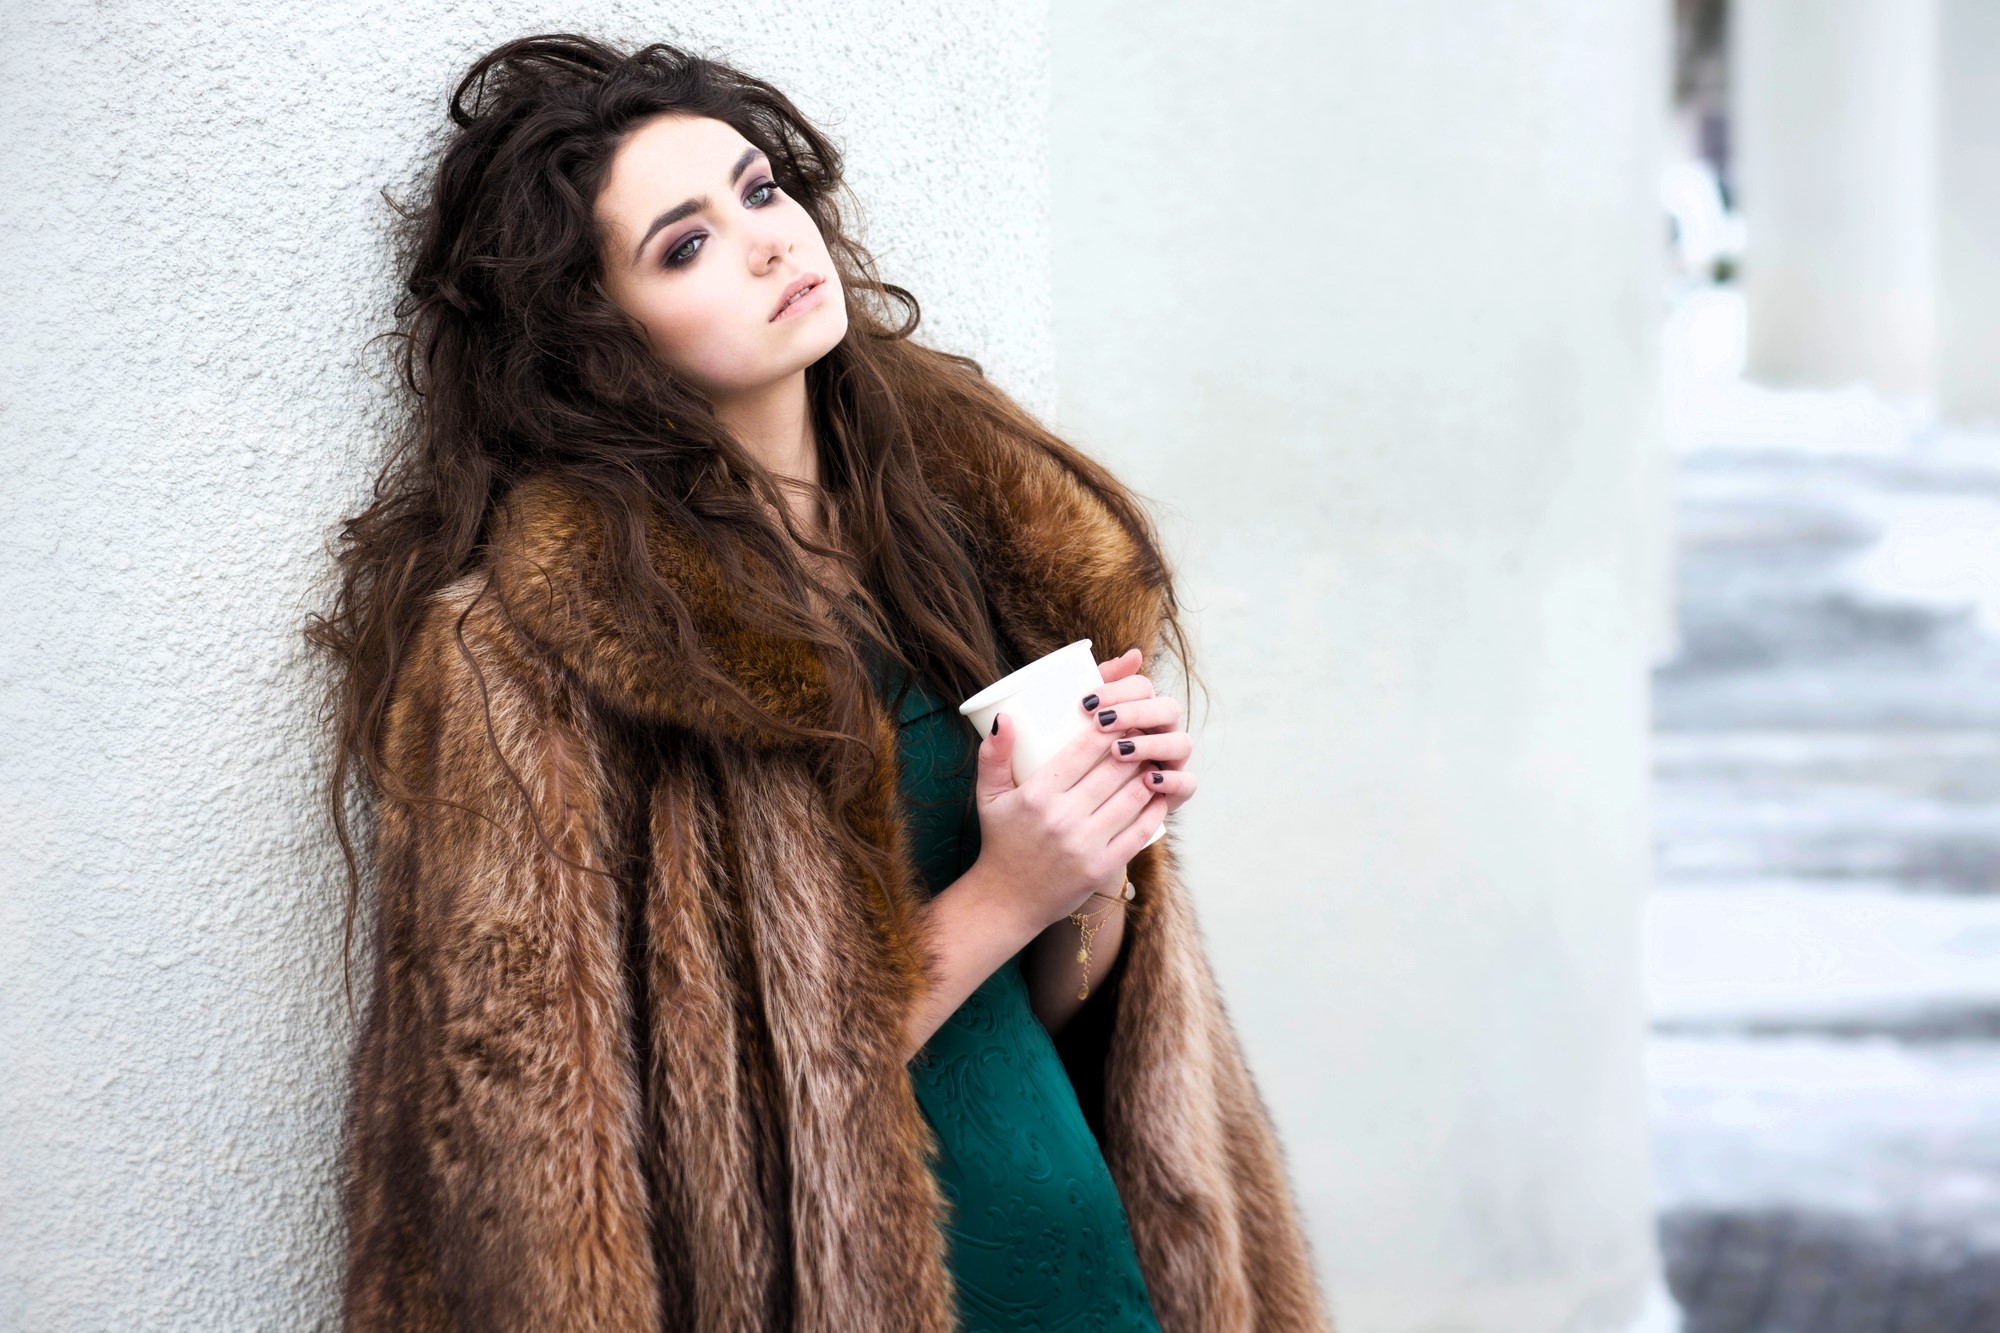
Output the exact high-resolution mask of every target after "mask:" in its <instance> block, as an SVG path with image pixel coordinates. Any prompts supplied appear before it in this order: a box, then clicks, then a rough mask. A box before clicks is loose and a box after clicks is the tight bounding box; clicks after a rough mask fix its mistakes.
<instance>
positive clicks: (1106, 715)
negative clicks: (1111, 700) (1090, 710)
mask: <svg viewBox="0 0 2000 1333" xmlns="http://www.w3.org/2000/svg"><path fill="white" fill-rule="evenodd" d="M1117 720H1118V710H1117V709H1115V708H1107V709H1105V710H1104V711H1103V712H1101V713H1099V714H1098V715H1097V725H1098V726H1100V727H1108V726H1110V725H1111V724H1112V723H1113V722H1116V721H1117Z"/></svg>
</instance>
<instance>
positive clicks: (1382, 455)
mask: <svg viewBox="0 0 2000 1333" xmlns="http://www.w3.org/2000/svg"><path fill="white" fill-rule="evenodd" d="M1666 20H1667V6H1666V5H1664V4H1644V5H1637V4H1634V5H1609V4H1604V3H1602V0H1512V2H1510V3H1508V4H1502V5H1467V4H1463V3H1460V2H1459V0H1404V2H1403V3H1399V4H1393V5H1384V4H1365V3H1360V2H1359V0H1343V2H1340V3H1334V4H1321V5H1307V4H1299V3H1289V2H1288V3H1275V2H1273V0H1249V2H1248V3H1243V4H1237V5H1232V6H1229V7H1228V8H1227V9H1226V10H1218V9H1216V8H1215V7H1214V6H1211V5H1204V4H1197V3H1193V0H1149V3H1147V4H1144V5H1139V4H1136V3H1119V2H1117V0H1076V2H1075V3H1070V4H1063V5H1058V6H1056V7H1055V9H1054V11H1053V53H1054V61H1055V103H1054V118H1053V134H1052V139H1051V144H1052V149H1051V152H1052V160H1051V169H1052V171H1053V174H1054V181H1055V195H1054V197H1055V204H1054V208H1055V213H1054V227H1055V243H1056V251H1055V278H1056V286H1055V292H1056V338H1057V384H1058V394H1059V400H1060V405H1061V412H1060V424H1061V425H1062V426H1063V427H1064V428H1065V430H1066V431H1067V432H1068V433H1070V435H1071V436H1072V437H1073V438H1075V439H1077V440H1078V441H1079V442H1080V443H1082V444H1083V445H1085V447H1087V448H1091V449H1093V450H1094V451H1095V452H1097V453H1098V454H1099V455H1100V456H1102V457H1104V458H1105V459H1106V460H1107V461H1108V462H1109V463H1111V464H1112V466H1114V467H1115V468H1117V469H1118V470H1119V471H1120V472H1121V474H1122V475H1125V476H1127V477H1129V478H1131V479H1132V481H1133V482H1134V483H1135V484H1136V485H1138V486H1139V487H1140V488H1141V489H1142V490H1144V491H1145V492H1146V493H1147V494H1148V495H1150V496H1151V497H1153V498H1154V499H1155V500H1156V501H1157V502H1158V506H1159V509H1160V511H1161V512H1162V513H1163V514H1164V515H1165V517H1166V518H1167V520H1168V538H1169V542H1170V546H1171V554H1173V555H1174V556H1175V557H1176V560H1177V562H1178V564H1179V566H1180V568H1181V570H1182V573H1183V577H1184V578H1185V579H1186V584H1187V586H1186V591H1187V594H1188V596H1189V600H1190V602H1191V604H1192V606H1191V619H1192V620H1193V621H1194V622H1195V624H1196V627H1197V629H1198V631H1199V641H1198V643H1197V645H1196V652H1197V661H1196V669H1197V672H1198V673H1199V675H1200V677H1201V678H1202V680H1203V682H1204V683H1205V684H1206V685H1207V687H1208V690H1209V695H1208V697H1207V701H1206V702H1207V703H1208V704H1210V705H1212V707H1209V708H1204V707H1203V706H1202V705H1203V703H1204V700H1203V698H1202V696H1201V695H1200V694H1199V693H1197V695H1196V697H1195V700H1194V703H1195V708H1194V710H1193V711H1192V712H1191V714H1190V718H1189V722H1190V730H1192V731H1193V732H1194V734H1195V736H1196V749H1195V757H1194V761H1193V762H1194V765H1195V767H1196V769H1197V771H1198V772H1199V773H1200V775H1201V780H1202V786H1201V792H1200V794H1199V795H1198V796H1197V797H1196V799H1195V800H1194V801H1193V802H1191V803H1190V804H1189V805H1188V806H1187V807H1186V808H1185V809H1184V810H1183V811H1181V812H1180V814H1179V815H1177V816H1176V820H1177V828H1178V829H1179V830H1180V832H1179V834H1178V835H1177V836H1179V837H1180V839H1181V844H1180V845H1181V847H1182V849H1183V856H1184V857H1185V858H1186V862H1187V864H1188V868H1189V871H1190V873H1189V883H1190V884H1191V885H1194V886H1196V891H1197V892H1198V893H1199V894H1201V895H1202V902H1201V910H1202V912H1203V914H1204V922H1205V927H1206V930H1207V932H1208V935H1209V938H1210V941H1211V945H1212V947H1213V949H1214V955H1215V958H1216V962H1217V969H1218V973H1219V977H1220V981H1221V984H1222V987H1223V993H1224V998H1225V1001H1226V1002H1227V1003H1228V1004H1229V1005H1230V1007H1231V1010H1232V1012H1233V1013H1234V1014H1236V1015H1237V1016H1238V1018H1239V1021H1240V1022H1241V1023H1242V1031H1243V1032H1244V1033H1245V1041H1246V1043H1247V1044H1248V1046H1249V1056H1250V1059H1251V1061H1252V1063H1253V1065H1254V1066H1255V1068H1256V1070H1257V1073H1258V1077H1259V1079H1260V1082H1261V1085H1262V1086H1263V1088H1264V1089H1265V1092H1266V1095H1267V1096H1268V1097H1269V1099H1270V1101H1271V1104H1272V1110H1273V1113H1274V1115H1275V1116H1276V1117H1277V1118H1278V1120H1279V1122H1280V1124H1281V1126H1282V1129H1283V1132H1284V1134H1285V1142H1286V1144H1287V1148H1288V1152H1289V1154H1290V1160H1291V1164H1292V1167H1293V1171H1294V1174H1295V1176H1296V1178H1297V1180H1298V1182H1299V1186H1300V1189H1301V1193H1302V1196H1303V1202H1304V1204H1305V1206H1306V1209H1307V1211H1308V1215H1309V1218H1310V1223H1311V1226H1312V1228H1313V1238H1314V1243H1315V1245H1316V1250H1317V1256H1318V1260H1319V1262H1320V1264H1321V1266H1322V1269H1323V1272H1324V1274H1325V1276H1326V1278H1327V1281H1328V1285H1329V1288H1330V1290H1331V1292H1332V1294H1333V1299H1334V1301H1335V1318H1336V1321H1337V1322H1338V1323H1339V1326H1340V1327H1341V1328H1342V1330H1343V1333H1400V1331H1403V1330H1408V1331H1410V1333H1415V1331H1416V1330H1437V1329H1452V1330H1457V1331H1460V1333H1555V1330H1566V1331H1568V1333H1589V1331H1591V1330H1613V1329H1616V1330H1630V1329H1636V1328H1666V1327H1671V1326H1672V1323H1673V1316H1672V1314H1671V1306H1670V1304H1669V1303H1668V1302H1667V1301H1666V1299H1665V1297H1664V1289H1663V1287H1662V1286H1661V1284H1660V1282H1659V1261H1658V1256H1657V1253H1656V1249H1655V1241H1654V1230H1653V1222H1652V1215H1651V1203H1650V1183H1649V1154H1648V1137H1647V1132H1646V1116H1645V1100H1644V1080H1643V1077H1642V1070H1641V1048H1642V1039H1643V1036H1644V1032H1645V1017H1644V1005H1643V995H1642V986H1641V970H1640V956H1641V955H1640V947H1639V942H1640V921H1641V908H1642V905H1643V898H1644V893H1645V890H1646V888H1647V884H1648V876H1649V868H1650V858H1651V845H1650V826H1649V811H1648V806H1647V771H1648V750H1647V745H1648V740H1647V738H1648V720H1649V714H1648V695H1647V686H1648V677H1647V666H1648V662H1649V659H1650V656H1651V652H1652V649H1653V647H1654V644H1655V640H1656V637H1657V634H1658V623H1659V619H1660V616H1659V608H1658V598H1659V596H1660V592H1661V585H1660V581H1659V566H1658V562H1657V551H1658V549H1659V545H1660V536H1659V534H1660V529H1661V525H1662V523H1663V515H1664V513H1665V498H1664V487H1663V485H1662V480H1663V477H1664V475H1665V473H1664V469H1663V468H1662V467H1661V466H1660V460H1661V458H1662V456H1663V446H1662V443H1661V427H1660V409H1659V402H1658V394H1657V387H1656V382H1657V366H1658V363H1657V360H1656V349H1657V334H1656V330H1657V327H1658V324H1659V320H1660V314H1661V310H1660V291H1661V280H1660V272H1659V265H1660V262H1661V254H1662V248H1663V228H1664V222H1663V220H1662V218H1661V216H1660V214H1659V213H1658V211H1657V207H1656V205H1655V202H1654V201H1655V198H1656V176H1657V172H1658V169H1659V163H1660V154H1661V151H1662V146H1661V136H1662V133H1663V126H1664V120H1665V108H1666V102H1667V92H1666V77H1667V69H1668V58H1667V51H1666ZM1168 683H1171V682H1168ZM1163 687H1164V686H1163Z"/></svg>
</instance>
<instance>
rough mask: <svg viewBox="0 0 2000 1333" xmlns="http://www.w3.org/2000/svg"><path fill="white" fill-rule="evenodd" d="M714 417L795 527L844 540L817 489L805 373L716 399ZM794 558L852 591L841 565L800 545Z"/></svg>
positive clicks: (834, 541) (822, 538)
mask: <svg viewBox="0 0 2000 1333" xmlns="http://www.w3.org/2000/svg"><path fill="white" fill-rule="evenodd" d="M715 415H716V418H717V419H718V420H719V421H721V422H722V424H723V426H724V428H725V429H727V430H728V431H729V433H730V434H731V435H733V436H735V437H736V439H737V441H738V443H740V444H741V445H742V446H743V448H744V451H745V452H747V453H748V454H749V455H750V456H751V457H752V458H754V459H756V460H757V461H758V463H760V464H761V465H762V466H763V468H764V470H765V471H767V472H769V473H770V474H771V476H772V478H773V479H774V480H775V481H776V482H777V483H778V489H779V491H780V492H782V493H783V495H784V497H785V502H786V504H787V505H788V506H789V508H790V509H791V514H792V522H793V524H794V525H795V526H796V527H797V528H798V529H799V531H800V532H802V533H803V534H805V536H806V537H808V538H809V539H810V540H812V541H815V542H818V543H819V544H821V545H823V546H829V545H830V546H838V545H840V543H841V542H842V540H843V539H844V538H843V534H842V533H841V532H840V529H839V523H838V518H839V516H838V514H837V513H836V512H835V511H834V509H833V502H832V500H831V498H830V497H822V495H821V493H820V474H819V437H818V435H817V434H816V433H815V432H814V430H813V424H812V413H811V412H810V411H808V410H807V400H806V374H805V372H804V371H803V370H801V371H799V372H798V373H797V374H795V375H791V376H789V377H787V378H785V379H782V380H779V381H777V382H776V383H774V384H769V385H766V386H765V387H764V388H762V389H758V390H756V391H754V392H752V393H748V394H744V395H740V396H738V397H736V398H732V399H729V400H728V401H727V402H722V403H717V404H716V408H715ZM823 499H824V501H825V507H824V509H823V508H822V505H821V502H822V500H823ZM799 558H800V559H801V560H803V561H804V562H805V563H806V565H807V566H808V567H809V568H810V569H811V570H812V571H813V572H814V573H815V574H816V575H818V577H820V578H822V579H825V580H826V581H827V582H828V583H829V584H830V585H831V586H832V587H834V588H835V589H836V590H838V591H840V592H842V593H843V594H845V593H850V592H851V591H852V589H853V581H852V579H851V577H850V576H849V574H848V572H847V571H846V570H845V569H844V568H842V567H840V566H838V565H836V564H834V563H833V562H831V561H829V560H826V559H823V558H822V557H820V556H817V555H814V554H813V553H812V552H810V551H806V550H803V549H801V550H800V551H799ZM824 609H825V608H824V607H822V608H821V610H824Z"/></svg>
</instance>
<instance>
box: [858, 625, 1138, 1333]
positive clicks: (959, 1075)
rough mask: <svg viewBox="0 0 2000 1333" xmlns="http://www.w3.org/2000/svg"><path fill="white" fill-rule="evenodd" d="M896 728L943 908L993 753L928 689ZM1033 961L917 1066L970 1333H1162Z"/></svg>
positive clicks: (908, 704) (1006, 969)
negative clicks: (1136, 1332) (982, 755)
mask: <svg viewBox="0 0 2000 1333" xmlns="http://www.w3.org/2000/svg"><path fill="white" fill-rule="evenodd" d="M870 666H871V669H872V670H873V673H874V683H875V687H876V689H877V691H878V693H879V695H880V697H881V698H882V699H883V700H884V702H885V703H893V702H894V701H895V699H896V689H897V686H898V685H900V683H901V679H902V677H901V673H900V672H898V673H896V674H895V675H894V676H893V677H886V678H885V673H884V672H883V670H882V664H881V662H880V661H879V658H878V657H877V656H876V655H874V654H871V661H870ZM897 726H898V738H899V746H898V752H899V754H900V756H901V761H902V783H901V788H902V796H903V801H904V806H905V817H906V819H907V821H908V829H909V833H910V846H911V850H912V853H913V855H914V858H915V861H916V865H917V868H918V870H919V871H920V873H921V875H922V878H923V882H924V884H925V887H926V888H927V889H928V891H929V892H931V893H936V892H938V891H939V890H941V889H943V888H945V887H946V886H947V885H949V884H950V883H951V882H952V881H953V880H955V879H957V878H958V877H959V875H961V874H962V873H964V872H965V870H966V869H968V868H969V867H970V866H971V865H972V863H973V862H974V861H975V860H976V859H977V858H978V855H979V817H978V813H977V811H976V810H975V809H974V808H973V805H972V794H973V790H974V787H975V784H976V781H977V778H976V770H977V767H978V762H979V760H978V748H979V738H978V737H977V736H976V735H974V734H973V729H972V727H971V725H970V724H969V723H967V722H966V720H965V719H964V718H963V717H961V716H960V715H959V712H958V708H957V706H956V703H955V701H948V700H945V699H943V698H940V697H938V696H937V695H936V694H935V693H933V692H931V691H930V690H928V689H925V688H924V687H922V686H921V685H912V687H911V688H910V690H909V691H908V693H907V694H906V695H904V697H903V701H902V704H901V706H900V707H899V708H898V709H897ZM1020 959H1021V955H1020V954H1018V953H1017V954H1016V955H1015V956H1014V957H1013V958H1010V959H1008V960H1007V961H1006V962H1005V963H1003V964H1001V966H1000V967H999V968H998V969H997V970H996V971H995V972H994V973H993V975H992V976H990V977H988V978H987V979H986V980H985V981H984V982H983V983H981V985H980V986H979V988H978V989H977V990H975V991H974V992H973V993H972V994H971V995H970V996H968V997H967V998H966V1001H965V1003H964V1004H962V1005H961V1006H960V1007H959V1009H958V1011H957V1012H956V1013H954V1014H952V1016H951V1017H950V1018H949V1019H947V1020H946V1021H945V1023H944V1025H943V1026H942V1027H940V1028H939V1029H938V1030H937V1032H936V1033H935V1034H933V1035H932V1037H931V1039H930V1041H929V1042H928V1043H926V1044H925V1046H924V1048H923V1049H922V1050H921V1051H919V1052H918V1053H917V1055H916V1057H915V1058H914V1059H913V1060H911V1062H910V1065H909V1069H910V1077H911V1080H912V1083H913V1086H914V1087H915V1090H916V1096H917V1102H918V1104H919V1105H920V1106H921V1107H922V1109H923V1112H924V1115H925V1117H926V1118H927V1119H928V1120H929V1121H930V1124H931V1127H932V1129H934V1130H935V1131H936V1133H937V1137H938V1143H939V1157H938V1159H937V1160H935V1161H934V1162H933V1169H934V1170H935V1171H936V1172H937V1176H938V1180H939V1182H940V1184H941V1185H942V1186H943V1188H944V1191H945V1194H946V1197H947V1198H948V1199H950V1200H951V1202H952V1204H953V1213H952V1218H951V1221H950V1223H949V1224H948V1225H947V1226H946V1233H947V1236H948V1238H949V1241H950V1247H951V1269H952V1276H953V1278H954V1280H955V1281H956V1283H957V1288H958V1312H959V1326H960V1328H961V1329H964V1330H966V1331H967V1333H986V1331H987V1330H995V1331H997V1330H1015V1329H1037V1330H1057V1331H1060V1330H1093V1331H1095V1330H1113V1329H1116V1330H1128V1329H1144V1330H1153V1331H1154V1333H1157V1330H1158V1329H1159V1324H1158V1322H1157V1321H1156V1320H1155V1318H1154V1315H1153V1308H1152V1303H1151V1301H1150V1299H1149V1298H1148V1297H1147V1294H1146V1284H1145V1280H1144V1279H1143V1278H1142V1277H1141V1275H1140V1272H1139V1261H1138V1256H1137V1255H1136V1254H1135V1253H1134V1252H1133V1248H1132V1236H1131V1232H1130V1230H1129V1229H1128V1224H1127V1220H1126V1216H1125V1207H1124V1204H1123V1203H1122V1202H1121V1201H1120V1200H1119V1197H1118V1190H1117V1187H1116V1185H1115V1184H1114V1183H1113V1181H1112V1179H1111V1172H1110V1170H1109V1168H1108V1167H1106V1165H1105V1162H1104V1156H1103V1153H1102V1151H1101V1150H1100V1149H1099V1147H1098V1143H1097V1139H1096V1137H1095V1136H1094V1135H1093V1134H1092V1133H1091V1131H1090V1125H1089V1123H1088V1122H1087V1121H1086V1120H1085V1118H1084V1114H1083V1111H1082V1108H1081V1107H1080V1105H1079V1104H1078V1101H1077V1096H1076V1091H1075V1089H1074V1088H1073V1087H1072V1085H1071V1083H1070V1080H1069V1075H1068V1073H1067V1072H1066V1071H1065V1069H1064V1067H1063V1064H1062V1059H1061V1057H1060V1055H1059V1054H1058V1053H1057V1051H1056V1048H1055V1045H1054V1043H1053V1042H1052V1041H1051V1040H1050V1038H1049V1034H1048V1030H1047V1029H1045V1028H1044V1027H1043V1026H1042V1024H1041V1020H1040V1019H1038V1018H1036V1017H1035V1014H1034V1011H1033V1009H1031V1008H1030V1007H1029V1004H1028V988H1027V983H1026V981H1025V979H1024V978H1023V976H1022V974H1021V969H1020Z"/></svg>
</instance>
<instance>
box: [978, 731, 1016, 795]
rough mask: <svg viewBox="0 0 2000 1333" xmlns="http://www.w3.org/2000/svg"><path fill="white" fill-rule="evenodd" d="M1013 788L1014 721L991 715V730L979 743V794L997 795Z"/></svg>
mask: <svg viewBox="0 0 2000 1333" xmlns="http://www.w3.org/2000/svg"><path fill="white" fill-rule="evenodd" d="M1013 786H1014V719H1013V718H1011V717H1008V716H1007V715H1006V714H1005V713H996V714H994V715H993V729H992V731H990V732H988V733H987V736H986V739H985V740H983V741H981V742H979V794H980V795H982V796H992V795H997V794H998V793H1000V792H1003V791H1010V790H1012V789H1013Z"/></svg>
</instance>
